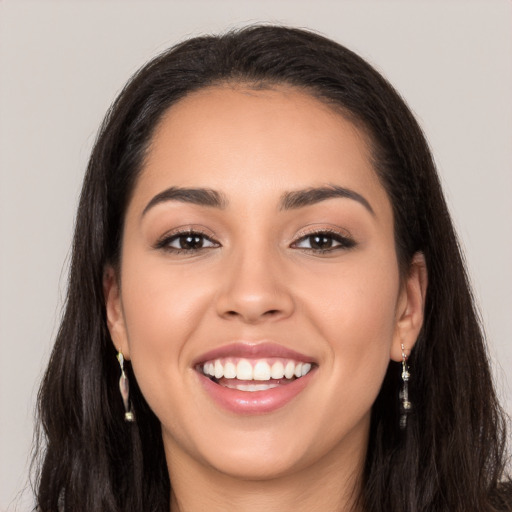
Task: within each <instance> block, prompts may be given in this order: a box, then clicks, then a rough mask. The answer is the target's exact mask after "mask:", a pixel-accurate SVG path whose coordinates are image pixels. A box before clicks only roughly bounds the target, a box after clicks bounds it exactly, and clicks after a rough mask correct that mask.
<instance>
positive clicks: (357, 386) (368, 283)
mask: <svg viewBox="0 0 512 512" xmlns="http://www.w3.org/2000/svg"><path fill="white" fill-rule="evenodd" d="M381 254H383V255H385V253H381ZM317 283H318V280H317ZM302 286H304V287H305V283H304V282H302ZM307 288H308V289H309V293H308V295H305V296H304V298H303V301H304V302H305V303H306V304H307V306H306V309H307V310H308V311H309V315H308V316H309V321H310V322H311V323H312V324H313V326H314V329H315V330H316V331H317V332H320V333H321V337H322V338H323V339H324V340H326V342H327V346H328V350H327V353H326V358H325V361H322V366H323V369H325V371H326V373H328V374H329V375H330V376H331V378H332V379H333V380H334V381H335V382H333V386H332V389H334V390H336V391H335V393H336V394H335V395H333V399H336V400H338V399H341V397H343V400H344V403H347V401H348V402H352V401H360V409H361V412H362V411H363V410H364V409H369V408H370V407H371V404H372V403H373V401H374V399H375V398H376V396H377V394H378V391H379V389H380V386H381V384H382V380H383V379H384V375H385V372H386V369H387V367H388V364H389V361H390V350H391V344H392V342H393V339H394V336H395V333H396V321H397V318H396V314H397V313H396V303H397V299H398V294H399V288H400V286H399V274H398V267H397V264H396V259H395V258H394V257H393V254H392V253H390V255H389V257H388V258H387V261H386V258H385V256H384V257H382V258H380V259H379V260H375V261H372V260H368V261H364V262H363V261H361V260H359V261H358V264H357V265H348V264H347V265H346V266H345V267H344V268H342V267H341V265H340V267H339V270H338V271H337V272H336V273H335V272H332V273H331V279H322V286H321V288H319V287H318V286H314V283H313V282H311V283H309V285H308V286H307Z"/></svg>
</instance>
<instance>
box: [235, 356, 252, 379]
mask: <svg viewBox="0 0 512 512" xmlns="http://www.w3.org/2000/svg"><path fill="white" fill-rule="evenodd" d="M236 378H237V379H238V380H252V378H253V373H252V365H251V363H250V362H249V361H247V360H246V359H240V361H238V364H237V365H236Z"/></svg>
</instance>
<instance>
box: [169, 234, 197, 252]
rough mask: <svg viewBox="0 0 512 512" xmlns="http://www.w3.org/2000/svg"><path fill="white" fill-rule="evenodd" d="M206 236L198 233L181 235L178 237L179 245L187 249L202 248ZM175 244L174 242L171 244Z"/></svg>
mask: <svg viewBox="0 0 512 512" xmlns="http://www.w3.org/2000/svg"><path fill="white" fill-rule="evenodd" d="M204 241H205V240H204V236H203V235H198V234H188V235H180V236H179V237H178V238H177V239H176V242H177V245H178V247H179V248H180V249H185V250H187V251H191V250H192V251H193V250H196V249H202V248H203V245H204ZM169 245H171V246H172V245H173V244H169Z"/></svg>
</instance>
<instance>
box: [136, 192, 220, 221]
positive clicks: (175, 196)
mask: <svg viewBox="0 0 512 512" xmlns="http://www.w3.org/2000/svg"><path fill="white" fill-rule="evenodd" d="M167 201H179V202H182V203H191V204H197V205H199V206H209V207H211V208H221V209H222V208H225V207H226V205H227V200H226V198H225V197H224V195H223V194H221V193H220V192H217V191H216V190H212V189H209V188H182V187H170V188H168V189H166V190H164V191H163V192H160V193H159V194H157V195H156V196H155V197H153V199H151V201H149V203H148V204H147V205H146V207H145V208H144V210H143V212H142V215H145V214H146V213H147V212H148V210H150V209H151V208H153V207H154V206H156V205H157V204H160V203H164V202H167Z"/></svg>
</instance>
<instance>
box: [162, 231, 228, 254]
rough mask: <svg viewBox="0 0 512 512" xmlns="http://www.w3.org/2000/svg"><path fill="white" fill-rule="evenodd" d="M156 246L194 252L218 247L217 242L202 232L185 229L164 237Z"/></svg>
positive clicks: (173, 250) (169, 249) (176, 250)
mask: <svg viewBox="0 0 512 512" xmlns="http://www.w3.org/2000/svg"><path fill="white" fill-rule="evenodd" d="M156 247H157V248H158V249H165V250H167V251H171V252H195V251H201V250H203V249H211V248H214V247H219V244H218V243H217V242H215V241H213V240H212V239H211V238H209V237H207V236H206V235H204V234H203V233H196V232H193V231H187V232H186V233H176V234H174V235H171V236H167V237H164V238H163V239H162V240H161V241H159V242H158V243H157V245H156Z"/></svg>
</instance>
